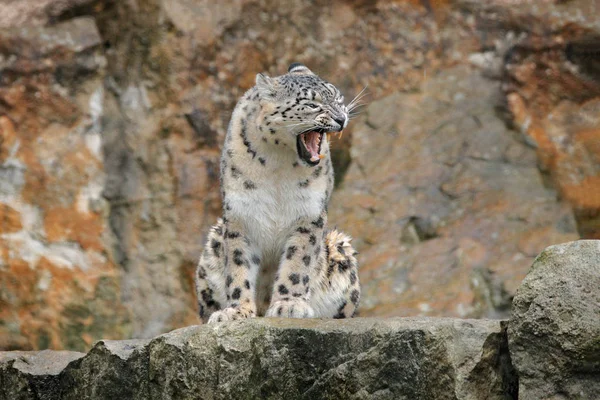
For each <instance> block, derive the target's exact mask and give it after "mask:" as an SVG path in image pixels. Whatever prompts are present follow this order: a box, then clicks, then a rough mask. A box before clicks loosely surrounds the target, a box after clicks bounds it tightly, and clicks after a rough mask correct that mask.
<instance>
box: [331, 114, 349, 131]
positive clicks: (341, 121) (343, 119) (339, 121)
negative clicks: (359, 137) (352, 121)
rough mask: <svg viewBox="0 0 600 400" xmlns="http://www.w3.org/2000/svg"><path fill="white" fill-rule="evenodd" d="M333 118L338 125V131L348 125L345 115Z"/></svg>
mask: <svg viewBox="0 0 600 400" xmlns="http://www.w3.org/2000/svg"><path fill="white" fill-rule="evenodd" d="M333 120H334V121H335V122H336V123H337V124H338V125H339V126H340V131H341V130H342V129H344V128H345V127H346V125H348V118H346V117H345V116H341V117H335V118H334V119H333Z"/></svg>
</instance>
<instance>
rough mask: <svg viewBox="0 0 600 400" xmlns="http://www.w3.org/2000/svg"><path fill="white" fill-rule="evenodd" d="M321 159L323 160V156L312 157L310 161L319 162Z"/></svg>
mask: <svg viewBox="0 0 600 400" xmlns="http://www.w3.org/2000/svg"><path fill="white" fill-rule="evenodd" d="M320 159H321V156H312V157H311V158H310V161H318V160H320Z"/></svg>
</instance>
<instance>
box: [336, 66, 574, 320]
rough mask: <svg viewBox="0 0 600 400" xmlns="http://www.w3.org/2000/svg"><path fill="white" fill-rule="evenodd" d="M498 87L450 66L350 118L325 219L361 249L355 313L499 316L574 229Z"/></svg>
mask: <svg viewBox="0 0 600 400" xmlns="http://www.w3.org/2000/svg"><path fill="white" fill-rule="evenodd" d="M498 86H499V84H498V83H497V82H493V81H490V80H488V79H486V78H484V77H482V76H480V75H477V74H473V73H472V71H471V70H470V68H469V67H456V68H454V69H449V70H447V71H445V72H443V73H440V74H439V75H438V76H436V77H435V78H432V79H430V80H429V81H428V82H426V83H425V84H424V85H423V88H422V89H421V91H420V92H417V93H414V94H395V95H392V96H389V97H385V98H383V99H381V100H377V101H374V102H372V103H371V104H369V106H368V107H367V108H366V111H365V116H364V118H363V119H362V120H361V121H359V122H357V123H356V125H355V127H354V132H360V134H358V133H357V134H355V136H354V138H353V144H352V160H353V162H352V164H351V166H350V168H349V169H348V172H347V174H346V177H345V180H344V183H343V185H342V186H341V188H340V189H339V190H338V191H337V192H336V193H335V194H334V196H333V198H332V206H331V220H333V221H336V223H338V224H340V225H341V226H344V227H348V228H347V229H348V231H349V233H350V234H351V235H352V236H353V237H354V238H355V240H354V243H355V246H356V247H357V250H358V251H359V253H360V255H361V259H360V260H361V262H362V264H361V267H360V270H361V278H364V279H363V280H362V285H363V293H364V296H363V299H362V301H361V309H360V312H361V315H378V316H392V315H438V314H443V315H452V316H460V317H465V316H479V317H481V316H488V317H497V316H501V315H504V314H505V313H506V312H507V311H508V310H509V309H510V301H511V296H512V295H513V294H514V291H515V290H516V289H517V287H518V286H519V283H520V282H521V280H522V279H523V278H524V277H525V274H526V272H527V270H528V268H529V266H530V265H531V262H532V261H533V259H534V257H535V256H536V255H537V254H539V252H541V251H542V250H543V249H544V247H546V244H547V243H560V242H565V241H569V240H573V239H576V238H577V237H578V236H577V233H576V227H575V222H574V220H573V216H572V212H571V210H570V209H569V207H567V206H566V205H565V204H560V203H557V202H556V193H555V192H554V191H553V190H552V189H549V188H547V187H545V185H544V183H543V180H542V176H541V174H540V173H539V171H538V169H537V167H536V156H535V151H534V150H533V149H531V148H530V147H528V146H527V145H526V144H525V143H523V142H521V141H519V140H517V138H516V137H515V136H516V135H515V133H514V132H511V131H510V130H509V129H508V128H507V127H506V125H505V123H504V122H503V121H502V120H501V119H500V118H499V117H498V116H497V113H496V111H495V109H494V106H495V104H496V103H497V101H498ZM431 115H435V118H431Z"/></svg>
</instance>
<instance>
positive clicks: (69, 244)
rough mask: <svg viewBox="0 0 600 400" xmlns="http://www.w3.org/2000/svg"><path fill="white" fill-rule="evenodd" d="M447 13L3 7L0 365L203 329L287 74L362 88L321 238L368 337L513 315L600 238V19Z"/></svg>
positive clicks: (511, 6) (358, 7) (186, 1)
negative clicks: (241, 150) (224, 176)
mask: <svg viewBox="0 0 600 400" xmlns="http://www.w3.org/2000/svg"><path fill="white" fill-rule="evenodd" d="M448 3H449V2H446V1H334V2H326V1H316V2H315V1H311V2H275V1H270V0H244V1H242V0H227V1H223V2H212V1H205V0H136V1H128V2H120V1H112V0H18V1H15V0H10V1H4V2H2V3H1V4H0V348H1V349H44V348H53V349H62V348H66V349H71V350H81V351H84V350H88V349H89V348H90V346H91V345H92V343H94V342H95V341H96V340H99V339H122V338H129V337H148V338H149V337H154V336H156V335H158V334H160V333H164V332H167V331H169V330H171V329H174V328H177V327H182V326H187V325H192V324H195V323H197V318H196V311H195V306H194V304H195V300H194V298H193V296H194V295H193V289H192V274H193V269H194V264H195V262H196V258H197V257H198V254H199V252H200V251H201V246H202V242H203V239H204V236H205V234H206V229H207V227H208V226H209V225H210V224H212V223H213V222H214V221H215V219H216V217H217V216H218V214H219V209H220V199H219V194H218V167H217V166H218V158H219V147H220V143H221V141H222V139H223V135H224V132H225V129H226V126H227V123H228V119H229V115H230V112H231V109H232V108H233V105H234V104H235V101H236V99H237V97H238V96H239V95H240V94H241V93H243V91H244V90H246V89H247V88H248V87H250V86H251V85H252V84H253V79H254V75H255V74H256V73H257V72H261V71H262V72H267V73H269V74H274V75H275V74H280V73H282V72H283V71H285V70H286V67H287V65H288V64H289V63H291V62H293V61H301V62H304V63H305V64H307V65H309V66H310V67H311V69H313V70H314V71H317V72H318V73H319V74H320V75H322V76H323V77H325V78H327V79H329V80H330V81H332V82H333V83H335V84H336V85H337V86H339V87H340V88H341V89H342V91H343V92H344V93H345V94H346V98H351V97H353V96H354V95H355V94H357V93H359V92H360V91H361V90H362V89H363V88H364V87H365V86H368V93H369V95H368V97H367V98H366V99H365V102H366V103H367V106H366V107H365V111H364V112H363V113H362V114H361V115H360V116H359V117H358V118H357V119H356V120H354V121H353V123H352V124H351V125H350V129H348V130H347V131H346V132H345V134H344V136H343V138H342V139H340V140H338V141H335V142H334V143H333V150H334V161H335V165H336V170H337V177H336V178H337V185H338V190H337V192H336V193H335V194H334V198H333V201H332V203H331V214H332V215H331V218H330V220H331V222H332V223H334V224H337V225H338V227H340V228H343V229H344V230H347V231H349V232H350V233H351V234H352V235H353V236H354V237H355V238H356V239H355V243H356V246H357V247H358V250H359V251H360V253H361V254H360V256H359V261H360V263H361V265H362V270H361V280H362V282H363V283H364V289H365V290H364V291H365V295H364V296H363V306H362V310H361V315H362V316H406V315H412V316H460V317H506V316H508V313H509V309H510V305H511V299H512V297H513V296H514V294H515V290H516V288H517V287H518V285H519V282H520V281H521V279H523V277H524V276H525V273H526V271H527V269H528V267H529V265H530V264H531V262H532V260H533V259H534V257H535V255H536V254H538V253H539V252H540V251H541V250H542V249H543V248H544V247H546V246H547V245H549V244H553V243H558V242H564V241H568V240H574V239H577V238H579V237H588V238H594V237H595V238H598V237H600V236H599V235H600V234H599V232H600V230H599V229H598V226H599V225H598V224H599V219H598V218H599V217H598V216H599V215H600V214H599V210H600V197H599V194H600V181H599V178H598V177H599V176H600V172H599V171H600V147H599V139H598V137H599V135H600V132H599V130H598V129H599V126H600V122H599V121H598V116H599V115H600V112H598V110H599V109H598V107H599V104H600V88H599V83H598V82H599V78H598V77H599V74H600V73H599V69H598V63H597V54H598V37H599V35H600V22H599V17H598V15H599V14H598V12H597V7H598V4H597V1H594V0H573V1H568V2H555V1H544V2H543V7H541V6H537V5H536V3H534V2H530V1H511V2H504V1H490V2H485V5H482V4H481V2H475V1H466V0H461V1H459V2H452V4H448ZM594 7H596V8H594Z"/></svg>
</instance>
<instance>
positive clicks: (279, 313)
mask: <svg viewBox="0 0 600 400" xmlns="http://www.w3.org/2000/svg"><path fill="white" fill-rule="evenodd" d="M282 311H283V306H279V307H277V315H279V316H281V312H282Z"/></svg>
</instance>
